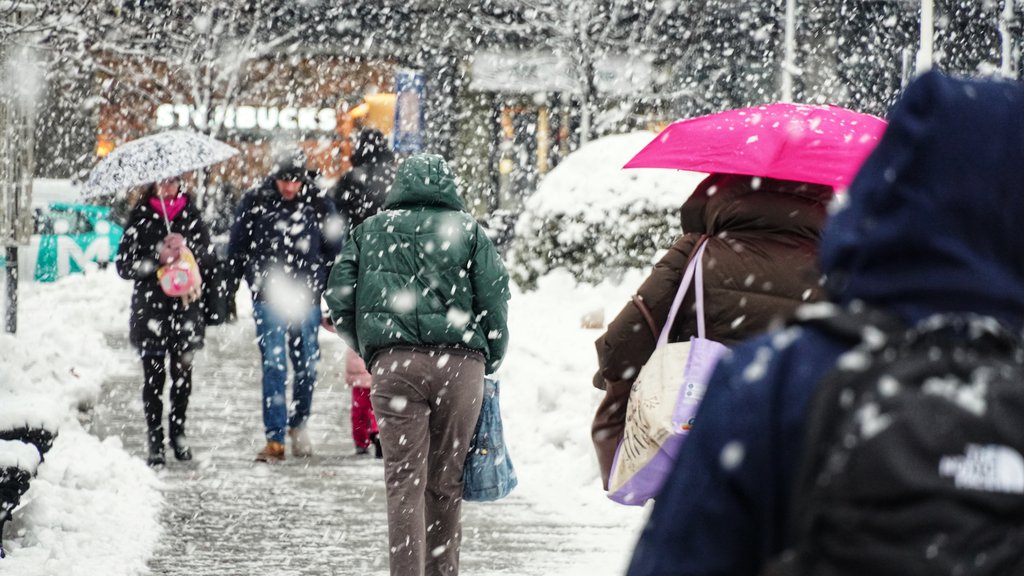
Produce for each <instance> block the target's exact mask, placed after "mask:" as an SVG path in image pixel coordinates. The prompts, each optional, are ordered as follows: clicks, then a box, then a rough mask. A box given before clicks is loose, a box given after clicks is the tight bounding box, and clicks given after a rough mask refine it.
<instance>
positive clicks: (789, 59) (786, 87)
mask: <svg viewBox="0 0 1024 576" xmlns="http://www.w3.org/2000/svg"><path fill="white" fill-rule="evenodd" d="M795 69H796V0H786V29H785V54H784V56H783V58H782V101H783V102H792V101H793V71H794V70H795Z"/></svg>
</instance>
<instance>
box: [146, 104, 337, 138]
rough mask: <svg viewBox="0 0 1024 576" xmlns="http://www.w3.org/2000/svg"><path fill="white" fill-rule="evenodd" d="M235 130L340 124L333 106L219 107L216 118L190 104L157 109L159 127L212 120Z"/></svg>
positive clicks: (313, 128) (312, 129)
mask: <svg viewBox="0 0 1024 576" xmlns="http://www.w3.org/2000/svg"><path fill="white" fill-rule="evenodd" d="M211 120H212V121H213V123H215V124H220V125H223V126H224V127H225V128H229V129H235V130H261V131H266V132H271V131H278V130H294V131H298V132H333V131H334V129H335V128H337V126H338V118H337V112H336V111H335V110H334V109H333V108H308V107H307V108H296V107H291V106H286V107H283V108H278V107H276V106H218V107H216V108H214V110H213V118H212V119H211V118H207V117H206V114H204V113H203V112H201V111H199V110H197V109H196V107H195V106H189V105H187V104H161V105H160V106H158V107H157V109H156V125H157V127H159V128H173V127H181V128H188V127H191V126H198V127H205V126H206V125H207V123H208V122H209V121H211Z"/></svg>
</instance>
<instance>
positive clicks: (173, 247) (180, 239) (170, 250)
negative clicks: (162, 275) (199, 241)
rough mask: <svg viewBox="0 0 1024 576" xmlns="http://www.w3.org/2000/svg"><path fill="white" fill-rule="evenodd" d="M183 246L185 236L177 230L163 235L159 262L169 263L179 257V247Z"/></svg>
mask: <svg viewBox="0 0 1024 576" xmlns="http://www.w3.org/2000/svg"><path fill="white" fill-rule="evenodd" d="M184 247H185V237H184V236H182V235H181V234H178V233H177V232H172V233H170V234H168V235H167V236H164V241H163V244H162V245H161V246H160V263H161V264H170V263H171V262H174V261H175V260H177V259H178V258H181V249H182V248H184Z"/></svg>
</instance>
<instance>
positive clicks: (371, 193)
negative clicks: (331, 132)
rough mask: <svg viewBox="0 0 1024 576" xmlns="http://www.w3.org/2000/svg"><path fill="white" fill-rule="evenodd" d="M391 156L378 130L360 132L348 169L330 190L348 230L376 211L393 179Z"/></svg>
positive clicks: (393, 168) (393, 161)
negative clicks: (350, 165) (332, 189)
mask: <svg viewBox="0 0 1024 576" xmlns="http://www.w3.org/2000/svg"><path fill="white" fill-rule="evenodd" d="M394 163H395V157H394V154H392V153H391V149H390V148H389V147H388V140H387V137H386V136H384V134H383V133H382V132H381V131H380V130H375V129H373V128H366V129H363V131H362V132H360V133H359V138H358V140H357V141H356V145H355V149H354V150H353V151H352V169H351V170H349V171H348V172H346V173H345V175H344V176H342V177H341V180H339V181H338V184H337V185H336V186H335V187H334V191H333V192H332V193H331V197H332V198H333V199H334V205H335V207H336V208H337V209H338V213H339V214H340V215H341V216H342V217H343V218H345V219H346V223H347V228H348V230H352V229H354V228H355V227H356V226H359V225H360V224H362V223H363V220H366V219H367V218H369V217H370V216H373V215H374V214H376V213H377V212H380V209H381V207H382V206H384V200H385V199H386V198H387V195H388V189H390V188H391V182H392V181H393V180H394V179H395V165H394Z"/></svg>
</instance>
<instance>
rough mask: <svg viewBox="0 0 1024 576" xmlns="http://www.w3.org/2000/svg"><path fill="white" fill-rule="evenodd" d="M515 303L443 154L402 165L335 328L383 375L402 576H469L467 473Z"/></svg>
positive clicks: (333, 298)
mask: <svg viewBox="0 0 1024 576" xmlns="http://www.w3.org/2000/svg"><path fill="white" fill-rule="evenodd" d="M508 299H509V288H508V273H507V272H506V270H505V266H504V264H502V262H501V259H500V258H499V256H498V253H497V251H496V250H495V248H494V245H493V244H492V243H491V241H490V239H489V238H488V237H487V235H486V234H485V232H484V230H483V228H482V227H481V226H480V225H479V224H477V222H476V221H475V220H474V219H473V217H472V216H470V215H469V214H468V213H467V212H466V211H465V207H464V206H463V203H462V200H461V199H460V198H459V196H458V193H457V191H456V185H455V178H454V175H453V174H452V172H451V170H450V169H449V168H448V165H447V164H446V163H445V161H444V159H443V158H442V157H440V156H437V155H434V154H419V155H415V156H412V157H410V158H409V159H407V160H405V162H403V163H402V165H401V166H400V167H399V168H398V172H397V174H396V176H395V181H394V184H393V185H392V188H391V192H390V193H389V194H388V196H387V200H386V201H385V203H384V211H383V212H381V213H379V214H377V215H375V216H372V217H370V218H369V219H367V220H366V221H365V222H363V223H362V224H360V225H359V226H357V227H356V228H355V230H353V231H352V235H351V239H350V241H349V242H348V244H347V245H346V246H345V249H344V250H343V251H342V253H341V256H340V257H339V258H338V261H337V262H336V263H335V265H334V268H333V269H332V271H331V275H330V278H329V280H328V283H327V290H326V291H325V293H324V300H325V301H326V302H327V306H328V308H329V309H330V313H331V319H332V320H333V322H334V326H335V328H336V329H337V332H338V334H339V335H341V337H342V338H344V339H345V341H346V342H347V343H348V345H349V346H351V347H352V349H353V350H356V351H358V353H359V355H360V356H361V357H362V358H363V359H364V360H366V361H367V366H368V367H369V369H370V372H371V373H372V374H373V385H372V386H373V389H372V393H371V402H372V404H373V409H374V412H375V413H376V414H377V418H378V421H379V425H380V442H381V447H382V449H383V452H384V476H385V480H386V482H387V502H388V532H389V540H390V551H391V553H390V566H391V574H393V575H407V574H441V573H444V574H453V575H454V574H458V563H459V542H460V538H461V533H462V531H461V501H462V471H463V464H464V462H465V459H466V452H467V451H468V449H469V441H470V438H471V436H472V435H473V429H474V427H475V425H476V421H477V417H478V415H479V413H480V403H481V399H482V396H483V380H484V374H485V373H487V374H490V373H493V372H494V371H495V370H497V369H498V367H499V366H500V365H501V361H502V359H503V358H504V356H505V350H506V348H507V347H508V327H507V316H508ZM427 526H430V527H431V529H430V530H429V531H428V530H427V528H426V527H427Z"/></svg>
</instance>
